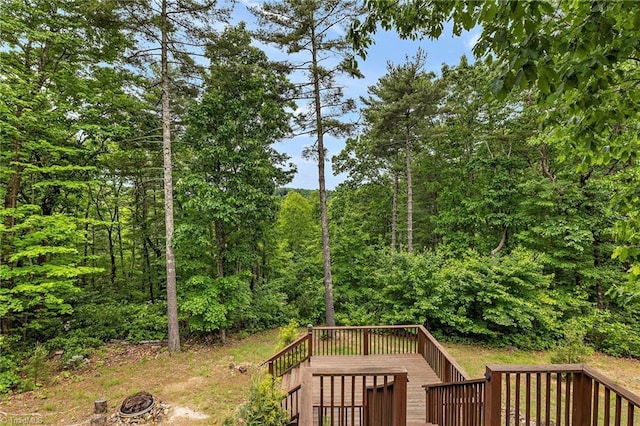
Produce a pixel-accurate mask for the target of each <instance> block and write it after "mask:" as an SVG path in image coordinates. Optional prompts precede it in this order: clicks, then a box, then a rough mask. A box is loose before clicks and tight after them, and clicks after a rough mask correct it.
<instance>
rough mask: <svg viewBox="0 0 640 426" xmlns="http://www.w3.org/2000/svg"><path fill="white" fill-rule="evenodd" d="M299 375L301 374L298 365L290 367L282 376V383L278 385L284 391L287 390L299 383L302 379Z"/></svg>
mask: <svg viewBox="0 0 640 426" xmlns="http://www.w3.org/2000/svg"><path fill="white" fill-rule="evenodd" d="M301 376H302V375H301V373H300V367H297V368H294V369H292V370H291V371H289V372H288V373H287V374H285V375H283V376H282V383H281V385H280V388H281V389H282V390H283V391H285V392H289V391H290V390H291V389H293V388H295V387H296V386H298V385H299V384H300V381H301V379H302V377H301Z"/></svg>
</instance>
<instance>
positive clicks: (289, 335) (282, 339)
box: [278, 319, 300, 349]
mask: <svg viewBox="0 0 640 426" xmlns="http://www.w3.org/2000/svg"><path fill="white" fill-rule="evenodd" d="M299 329H300V324H299V323H298V321H296V320H295V319H292V320H291V321H289V324H287V325H286V326H284V327H282V328H280V333H278V349H282V348H284V347H286V346H287V345H289V344H290V343H293V342H294V341H295V340H296V339H297V338H298V337H299V335H300V333H299V332H298V330H299Z"/></svg>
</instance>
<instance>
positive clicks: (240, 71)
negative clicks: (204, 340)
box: [177, 25, 294, 334]
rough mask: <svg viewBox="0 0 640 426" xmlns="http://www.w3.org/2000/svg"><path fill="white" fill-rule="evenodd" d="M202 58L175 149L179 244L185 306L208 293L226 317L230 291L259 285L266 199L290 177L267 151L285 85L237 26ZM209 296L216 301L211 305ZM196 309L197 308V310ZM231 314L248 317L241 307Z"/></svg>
mask: <svg viewBox="0 0 640 426" xmlns="http://www.w3.org/2000/svg"><path fill="white" fill-rule="evenodd" d="M207 56H208V57H209V58H210V60H211V66H210V67H209V71H208V73H207V74H206V75H205V81H206V88H205V91H204V93H203V96H202V99H201V100H200V101H198V102H197V103H196V104H195V105H193V106H192V107H191V108H190V110H189V113H188V115H187V117H186V120H185V124H186V125H187V126H186V131H185V135H184V138H183V140H182V142H183V143H182V146H181V148H183V149H184V151H185V152H184V153H183V158H184V161H185V164H186V165H187V167H186V169H187V170H185V171H183V172H182V173H181V177H180V179H179V181H178V190H179V192H178V201H179V203H180V207H181V208H180V210H181V212H182V217H181V218H180V219H179V228H178V231H179V238H178V239H177V245H178V248H179V249H180V251H181V253H182V257H181V259H182V262H183V263H182V264H183V265H184V267H185V272H184V274H183V276H184V277H185V279H186V281H187V285H189V286H190V288H191V289H190V292H189V295H188V296H187V300H186V301H185V306H186V305H188V306H192V305H193V303H192V302H193V299H196V298H198V297H199V294H202V293H206V292H207V291H208V292H209V293H211V294H212V296H211V297H209V302H210V303H209V305H211V308H212V310H213V309H214V307H215V306H219V305H221V306H223V308H224V309H227V310H231V308H232V307H233V304H234V303H233V301H234V296H237V295H238V294H240V293H242V288H234V286H233V285H236V287H237V286H242V285H246V284H247V282H250V283H251V290H254V289H255V287H256V285H257V284H256V283H259V282H260V281H261V277H260V276H259V274H258V273H257V272H256V271H257V265H260V263H261V261H262V256H261V255H260V253H259V251H260V245H261V244H264V239H265V235H266V231H267V228H268V227H269V226H270V225H272V224H273V223H274V222H275V218H276V209H277V202H276V199H275V198H274V196H273V193H274V191H275V188H276V186H281V185H284V184H286V183H288V182H289V181H290V180H291V177H292V175H293V172H294V170H293V169H292V166H291V165H290V164H287V159H288V157H287V156H285V155H283V154H280V153H278V152H277V151H275V149H273V147H272V144H273V143H275V142H277V141H278V140H279V139H281V138H282V137H284V136H285V135H286V134H287V133H288V131H289V119H290V113H288V112H287V110H289V109H291V102H290V101H287V100H286V98H285V95H286V94H287V92H288V91H289V90H290V84H289V82H288V81H287V79H286V77H285V75H284V74H283V73H282V72H280V71H279V70H278V68H277V67H276V66H275V65H274V64H273V63H271V62H269V61H268V59H267V57H266V55H265V54H264V52H262V51H261V50H259V49H258V48H256V47H253V46H251V36H250V34H249V32H248V31H247V30H246V29H245V27H244V25H240V26H239V27H229V28H227V29H226V30H225V31H224V32H223V33H222V34H220V35H219V36H213V37H211V39H210V44H209V46H208V48H207ZM211 277H217V279H212V278H211ZM224 278H228V279H226V280H225V279H224ZM247 278H249V279H248V280H247ZM234 280H235V281H234ZM202 286H204V287H207V288H208V289H209V290H206V289H203V288H202ZM217 287H219V288H217ZM214 297H217V298H218V301H217V303H212V302H211V300H212V299H213V298H214ZM236 304H239V303H236ZM201 305H203V304H199V305H198V309H205V308H201ZM204 305H206V304H204ZM224 305H229V306H224ZM186 310H188V307H187V308H186ZM239 310H244V311H247V310H249V306H248V303H247V304H246V305H242V306H241V307H240V309H239ZM245 313H246V312H245ZM230 325H233V323H232V321H229V320H228V318H226V316H225V315H217V316H216V320H215V321H211V322H210V324H207V329H206V331H211V330H220V331H221V332H222V333H223V334H224V330H225V328H226V327H228V326H230ZM201 328H202V327H201Z"/></svg>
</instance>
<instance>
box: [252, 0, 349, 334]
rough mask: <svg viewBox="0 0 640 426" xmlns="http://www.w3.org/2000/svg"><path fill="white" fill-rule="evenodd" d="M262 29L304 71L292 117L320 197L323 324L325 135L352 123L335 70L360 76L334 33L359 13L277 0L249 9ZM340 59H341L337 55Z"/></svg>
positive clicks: (340, 0) (333, 3)
mask: <svg viewBox="0 0 640 426" xmlns="http://www.w3.org/2000/svg"><path fill="white" fill-rule="evenodd" d="M252 11H253V13H254V14H255V15H256V16H257V17H258V23H259V25H260V26H261V27H262V29H261V30H260V31H259V32H258V37H259V39H260V40H262V41H264V42H267V43H272V44H274V45H276V46H278V47H279V48H284V49H286V51H287V53H289V54H290V55H296V56H297V57H298V58H300V59H299V60H298V61H296V62H295V63H293V64H288V66H289V69H290V70H291V71H292V72H300V73H303V74H304V75H305V81H304V82H302V83H300V84H299V85H298V91H297V96H296V97H297V99H298V100H307V101H309V109H308V111H307V112H306V113H302V114H300V115H299V116H298V117H296V124H297V125H298V126H299V127H300V129H301V132H302V133H306V134H312V135H315V137H316V141H315V144H314V146H313V147H312V148H311V150H310V153H311V154H312V156H313V157H314V158H316V159H317V161H318V189H319V196H320V223H321V229H322V251H323V264H324V286H325V315H326V323H327V325H330V326H333V325H335V313H334V306H333V279H332V276H331V251H330V242H329V216H328V212H327V193H326V185H325V162H326V150H325V145H324V138H325V136H327V135H333V136H340V135H344V134H346V133H348V132H349V131H350V129H351V127H352V126H350V125H348V124H345V123H343V122H341V121H340V120H339V118H340V117H341V116H342V115H344V114H345V113H347V112H349V111H351V110H353V109H354V108H355V103H354V102H353V100H351V99H344V98H343V93H342V88H341V87H340V86H338V85H337V84H336V77H337V76H339V75H340V74H346V75H347V76H351V77H353V76H361V74H360V73H359V71H358V70H357V67H356V63H355V60H354V58H353V56H352V55H350V54H349V51H350V45H349V43H348V42H347V41H346V39H345V38H344V37H342V36H341V35H336V33H339V30H340V28H341V27H342V26H344V25H345V24H346V23H348V22H350V20H351V19H352V18H353V17H354V16H356V14H357V13H358V8H357V2H356V1H353V0H329V1H321V0H282V1H278V2H265V3H264V4H262V5H261V6H259V7H254V8H253V9H252ZM340 59H341V60H340Z"/></svg>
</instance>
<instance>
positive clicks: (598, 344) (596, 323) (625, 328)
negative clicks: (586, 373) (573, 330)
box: [586, 311, 640, 358]
mask: <svg viewBox="0 0 640 426" xmlns="http://www.w3.org/2000/svg"><path fill="white" fill-rule="evenodd" d="M623 320H625V321H623ZM588 321H589V327H588V328H587V333H586V337H587V340H588V341H589V343H591V345H593V347H594V348H595V349H596V350H598V351H600V352H603V353H605V354H607V355H611V356H618V357H620V356H625V357H634V358H640V329H639V328H640V327H638V325H637V324H636V323H634V322H633V316H632V315H615V314H613V313H612V312H610V311H597V312H595V313H594V314H593V315H592V316H591V317H590V318H589V320H588Z"/></svg>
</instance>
